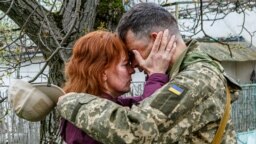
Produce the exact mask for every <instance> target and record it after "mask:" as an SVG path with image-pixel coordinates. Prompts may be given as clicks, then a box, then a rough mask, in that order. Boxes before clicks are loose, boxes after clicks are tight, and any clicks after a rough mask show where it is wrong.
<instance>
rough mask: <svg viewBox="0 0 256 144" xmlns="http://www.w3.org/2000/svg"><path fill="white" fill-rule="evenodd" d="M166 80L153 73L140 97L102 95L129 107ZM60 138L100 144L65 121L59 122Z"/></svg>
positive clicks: (70, 142)
mask: <svg viewBox="0 0 256 144" xmlns="http://www.w3.org/2000/svg"><path fill="white" fill-rule="evenodd" d="M168 80H169V79H168V76H167V75H165V74H161V73H155V74H152V75H151V76H149V77H148V79H147V80H146V84H145V87H144V92H143V94H142V95H141V96H133V97H118V98H113V97H112V96H110V95H107V94H104V95H103V98H106V99H109V100H111V101H113V102H115V103H117V104H120V105H122V106H129V107H131V106H132V105H133V104H138V103H139V102H140V101H142V100H143V99H145V98H147V97H149V96H150V95H152V94H153V93H154V92H155V91H156V90H157V89H159V88H160V87H162V86H163V85H164V84H166V83H167V82H168ZM61 137H62V138H63V139H64V141H65V142H66V143H67V144H83V143H86V144H100V142H98V141H96V140H94V139H93V138H91V137H90V136H88V135H87V134H86V133H85V132H83V131H82V130H81V129H79V128H77V127H76V126H75V125H73V124H72V123H70V122H68V121H67V120H65V119H62V120H61Z"/></svg>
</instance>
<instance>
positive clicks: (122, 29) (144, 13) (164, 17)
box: [117, 3, 179, 42]
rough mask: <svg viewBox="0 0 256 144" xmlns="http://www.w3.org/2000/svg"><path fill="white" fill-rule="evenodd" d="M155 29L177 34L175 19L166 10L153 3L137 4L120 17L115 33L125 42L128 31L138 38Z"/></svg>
mask: <svg viewBox="0 0 256 144" xmlns="http://www.w3.org/2000/svg"><path fill="white" fill-rule="evenodd" d="M157 29H159V30H164V29H169V31H170V33H171V34H177V33H178V34H179V29H178V25H177V21H176V19H175V18H174V17H173V16H172V15H171V14H170V13H169V12H168V11H167V10H166V9H164V8H163V7H161V6H159V5H157V4H154V3H139V4H137V5H135V6H134V7H132V8H131V9H130V10H129V11H127V12H126V13H125V14H124V15H123V16H122V18H121V19H120V21H119V24H118V26H117V33H118V35H119V37H120V38H121V39H122V40H123V41H124V42H126V40H125V38H126V35H127V32H128V31H129V30H131V31H132V32H133V33H134V34H135V36H136V37H137V38H140V37H143V36H147V35H148V34H149V33H150V32H152V31H154V30H157Z"/></svg>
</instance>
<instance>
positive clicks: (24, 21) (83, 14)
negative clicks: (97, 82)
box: [0, 0, 99, 143]
mask: <svg viewBox="0 0 256 144" xmlns="http://www.w3.org/2000/svg"><path fill="white" fill-rule="evenodd" d="M98 3H99V0H63V4H62V7H61V9H60V11H59V12H52V11H51V10H52V9H50V10H47V9H46V8H44V7H43V6H42V5H40V4H39V3H38V2H36V1H35V0H32V1H31V0H10V1H4V2H0V10H2V11H3V12H5V14H6V15H7V16H9V17H10V18H11V19H12V20H13V21H14V22H15V23H16V24H17V25H18V26H19V27H20V28H21V34H22V33H25V34H26V35H27V36H29V38H30V39H31V40H32V41H33V42H34V43H35V45H37V46H38V48H39V49H40V51H41V52H42V53H43V56H44V58H45V61H46V65H45V67H44V68H43V69H42V70H41V73H42V72H43V71H44V69H45V68H46V66H48V67H49V82H51V83H53V84H56V85H59V86H62V85H63V83H64V74H63V68H64V63H65V62H66V61H67V60H68V58H69V56H70V54H71V48H72V46H73V44H74V41H75V40H76V39H77V38H78V37H80V36H81V35H84V34H85V33H87V32H89V31H91V30H92V29H93V26H94V21H95V17H96V7H97V5H98ZM39 75H40V74H38V75H37V76H36V77H35V78H34V79H33V80H31V81H34V80H36V78H37V77H38V76H39ZM41 124H42V125H41V140H40V143H58V142H59V141H58V128H59V116H58V115H57V113H56V111H53V112H52V113H51V114H50V115H49V116H47V118H46V119H45V120H43V121H41Z"/></svg>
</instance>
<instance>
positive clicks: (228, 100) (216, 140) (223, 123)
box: [212, 86, 231, 144]
mask: <svg viewBox="0 0 256 144" xmlns="http://www.w3.org/2000/svg"><path fill="white" fill-rule="evenodd" d="M226 94H227V97H226V105H225V111H224V115H223V117H222V119H221V120H220V125H219V128H218V130H217V132H216V134H215V136H214V138H213V141H212V144H220V143H221V140H222V137H223V134H224V131H225V128H226V125H227V122H228V120H229V117H230V108H231V96H230V90H229V87H228V86H226Z"/></svg>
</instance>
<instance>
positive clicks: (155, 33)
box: [150, 32, 157, 41]
mask: <svg viewBox="0 0 256 144" xmlns="http://www.w3.org/2000/svg"><path fill="white" fill-rule="evenodd" d="M156 37H157V32H152V33H151V34H150V39H152V40H153V41H155V40H156Z"/></svg>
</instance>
